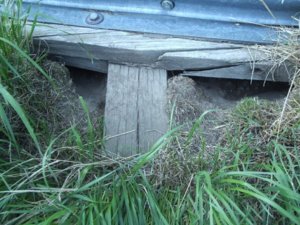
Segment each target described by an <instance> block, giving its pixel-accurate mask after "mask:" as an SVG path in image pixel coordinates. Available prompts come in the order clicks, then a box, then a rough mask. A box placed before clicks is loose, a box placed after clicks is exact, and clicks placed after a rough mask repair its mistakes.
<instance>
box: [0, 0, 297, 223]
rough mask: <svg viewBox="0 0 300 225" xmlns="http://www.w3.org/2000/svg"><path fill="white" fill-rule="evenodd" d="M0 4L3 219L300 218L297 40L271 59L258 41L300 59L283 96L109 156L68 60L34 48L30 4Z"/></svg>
mask: <svg viewBox="0 0 300 225" xmlns="http://www.w3.org/2000/svg"><path fill="white" fill-rule="evenodd" d="M1 7H2V10H3V11H1V16H0V18H1V23H0V63H1V64H0V73H1V76H0V79H1V80H0V124H1V127H0V156H1V157H0V224H300V210H299V208H300V194H299V193H300V190H299V189H300V184H299V181H300V174H299V166H300V160H299V153H300V152H299V151H300V150H299V144H300V143H299V134H300V115H299V114H300V94H299V92H300V83H299V78H298V76H299V60H300V58H299V55H298V51H297V49H299V43H298V42H294V41H293V42H291V44H290V43H289V42H287V43H284V44H278V46H276V50H277V53H276V54H277V55H276V57H274V55H272V54H274V52H275V49H273V47H272V46H268V47H264V46H262V47H261V48H264V51H265V52H267V51H269V52H270V56H272V57H271V58H276V59H277V61H276V62H281V63H283V62H289V63H291V64H292V65H293V66H294V68H295V71H296V72H295V74H293V75H292V76H291V89H290V92H289V94H288V96H287V98H286V101H285V103H284V104H283V105H277V104H275V103H270V102H268V101H262V100H260V99H249V98H248V99H243V100H242V101H241V102H239V103H238V104H237V106H236V107H235V108H234V109H232V110H230V111H229V112H220V110H218V111H216V110H204V111H203V112H201V113H200V115H197V119H195V120H194V121H192V122H190V123H185V124H183V125H179V126H178V124H176V126H172V122H173V121H172V119H171V125H170V131H169V132H168V133H167V134H166V135H164V136H163V137H162V138H161V139H160V140H158V141H157V143H155V144H154V145H153V146H152V147H151V149H150V150H149V151H148V152H147V153H145V154H142V155H138V156H135V157H128V158H111V157H109V155H107V154H106V153H105V149H104V140H103V137H102V136H103V133H102V132H103V129H102V126H103V118H96V120H97V121H95V120H94V119H93V118H92V116H91V115H90V114H89V111H88V107H87V105H86V103H85V101H84V99H82V98H79V99H78V96H76V95H75V94H70V93H73V91H74V90H73V89H72V85H71V83H70V78H69V74H68V71H67V69H66V68H64V67H62V66H60V65H59V64H57V63H53V62H50V61H47V60H45V59H44V58H45V56H44V55H42V56H41V55H35V54H33V52H31V50H32V49H33V43H32V35H33V32H34V28H35V25H36V19H35V20H34V21H33V22H32V23H31V24H30V25H28V24H27V18H28V15H29V14H30V8H29V9H28V10H27V12H25V13H22V14H21V12H23V11H24V10H23V9H22V1H8V0H2V1H1ZM35 18H37V17H35ZM293 32H298V30H297V31H295V30H293ZM292 34H293V33H292ZM288 40H291V39H288ZM292 40H294V39H292ZM295 45H296V47H295ZM289 46H290V47H289ZM297 46H298V47H297ZM280 51H282V52H283V53H282V54H280ZM287 52H289V53H287ZM288 56H289V57H290V58H289V57H288ZM280 57H282V58H280ZM79 108H82V110H81V111H80V110H79ZM174 109H175V106H174V107H172V110H171V115H172V116H171V118H175V117H176V115H174V114H175V112H174ZM216 112H218V115H222V116H223V117H222V118H223V120H220V119H219V118H218V119H216V118H215V116H210V115H211V114H214V115H215V114H216ZM70 115H74V117H70ZM186 127H188V129H185V128H186ZM182 128H184V129H182ZM208 129H209V130H208ZM211 130H212V131H214V130H218V135H219V136H220V138H218V139H210V142H209V144H208V140H207V137H208V135H207V133H208V132H211ZM220 132H221V133H222V135H220V134H221V133H220ZM197 140H200V141H199V146H196V145H197ZM213 142H215V143H213ZM213 144H215V145H214V146H213ZM191 146H192V147H193V150H194V149H199V151H198V152H196V153H197V154H193V155H192V154H190V152H192V151H190V148H191ZM208 150H209V151H208Z"/></svg>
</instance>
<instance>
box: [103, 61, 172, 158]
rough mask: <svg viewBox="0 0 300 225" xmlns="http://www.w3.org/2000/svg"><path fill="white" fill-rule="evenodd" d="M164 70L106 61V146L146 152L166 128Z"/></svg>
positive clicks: (129, 152)
mask: <svg viewBox="0 0 300 225" xmlns="http://www.w3.org/2000/svg"><path fill="white" fill-rule="evenodd" d="M166 90H167V73H166V71H165V70H162V69H152V68H145V67H130V66H124V65H116V64H109V67H108V81H107V94H106V106H105V133H106V137H107V141H106V150H107V151H108V152H110V153H113V154H117V155H121V156H130V155H133V154H135V153H137V152H146V151H148V150H149V148H150V147H151V146H152V145H153V144H154V143H155V142H156V141H157V140H158V139H159V138H160V137H161V136H162V135H163V134H165V133H166V132H167V130H168V116H167V113H166V109H165V107H166V105H167V95H166Z"/></svg>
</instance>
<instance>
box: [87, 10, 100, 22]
mask: <svg viewBox="0 0 300 225" xmlns="http://www.w3.org/2000/svg"><path fill="white" fill-rule="evenodd" d="M89 17H90V20H92V21H95V20H97V19H98V18H99V16H98V14H97V13H95V12H92V13H91V14H90V16H89Z"/></svg>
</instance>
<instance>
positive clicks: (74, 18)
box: [23, 0, 300, 43]
mask: <svg viewBox="0 0 300 225" xmlns="http://www.w3.org/2000/svg"><path fill="white" fill-rule="evenodd" d="M167 1H171V2H173V4H174V6H175V7H174V8H173V9H172V10H165V9H164V8H163V7H162V5H161V1H159V0H158V1H153V0H152V1H150V0H106V1H104V0H89V1H86V0H42V1H37V0H23V2H24V5H25V6H26V7H27V6H29V5H30V4H33V10H34V11H37V10H38V8H39V12H40V13H41V14H45V15H48V16H50V17H51V18H49V17H45V16H44V17H43V16H40V17H39V21H41V22H48V23H62V24H67V25H74V26H84V27H94V28H103V29H115V30H125V31H137V32H146V33H157V34H168V35H178V36H188V37H198V38H203V39H216V40H229V41H235V42H243V43H245V42H251V43H253V42H255V43H271V42H272V40H271V39H272V38H274V39H276V32H275V31H274V30H273V29H270V28H268V27H265V26H262V25H271V26H279V25H283V26H297V21H296V20H294V19H293V18H292V17H294V16H295V17H299V15H298V14H297V13H299V12H300V1H299V0H285V1H284V3H282V1H281V0H265V1H264V3H265V4H266V5H267V6H268V7H269V9H270V10H271V11H272V13H273V15H274V16H275V18H276V19H274V17H273V16H272V15H271V14H270V12H269V11H268V10H267V9H266V7H265V5H264V4H263V1H260V0H173V1H172V0H167ZM38 2H40V3H38ZM91 11H96V12H97V13H100V14H101V15H102V16H103V18H104V20H103V21H102V22H101V23H99V24H93V25H91V24H88V23H87V20H86V18H88V17H89V15H90V13H91ZM258 24H260V25H258Z"/></svg>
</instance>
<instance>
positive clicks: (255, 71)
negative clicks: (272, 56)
mask: <svg viewBox="0 0 300 225" xmlns="http://www.w3.org/2000/svg"><path fill="white" fill-rule="evenodd" d="M253 67H254V68H253ZM294 72H295V67H294V66H292V65H288V64H287V65H282V66H280V67H279V68H278V67H272V66H271V65H269V64H264V63H258V64H255V65H254V64H242V65H237V66H230V67H225V68H217V69H212V70H203V71H184V72H183V73H181V75H183V76H196V77H214V78H228V79H241V80H266V81H280V82H289V81H290V79H291V78H292V76H293V75H294Z"/></svg>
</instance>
